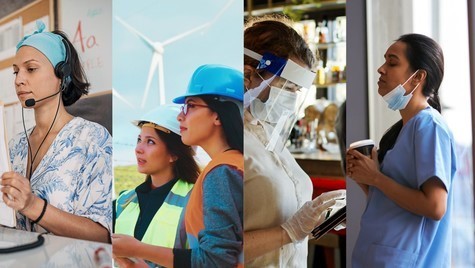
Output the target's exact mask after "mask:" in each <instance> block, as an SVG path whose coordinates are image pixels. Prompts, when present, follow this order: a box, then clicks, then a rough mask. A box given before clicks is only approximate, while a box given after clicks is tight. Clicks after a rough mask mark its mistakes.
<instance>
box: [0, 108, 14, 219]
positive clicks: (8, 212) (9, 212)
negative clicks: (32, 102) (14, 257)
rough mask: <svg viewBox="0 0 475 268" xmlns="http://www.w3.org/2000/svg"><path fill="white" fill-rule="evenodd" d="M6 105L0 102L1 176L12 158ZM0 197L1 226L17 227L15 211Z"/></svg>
mask: <svg viewBox="0 0 475 268" xmlns="http://www.w3.org/2000/svg"><path fill="white" fill-rule="evenodd" d="M4 115H5V114H4V105H3V102H2V101H0V176H1V174H3V173H4V172H7V171H10V170H12V169H11V166H10V157H9V153H8V143H7V134H6V130H5V118H4ZM1 198H2V195H0V224H1V225H5V226H8V227H15V226H16V213H15V210H14V209H12V208H10V207H9V206H7V205H6V204H5V203H4V202H3V199H1Z"/></svg>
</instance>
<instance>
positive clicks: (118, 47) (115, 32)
mask: <svg viewBox="0 0 475 268" xmlns="http://www.w3.org/2000/svg"><path fill="white" fill-rule="evenodd" d="M243 6H244V5H243V0H200V1H191V0H189V1H165V0H142V1H126V0H114V3H113V18H112V20H113V23H112V36H113V40H112V43H113V44H112V47H113V51H112V56H113V60H112V66H113V70H112V72H113V73H112V74H113V83H112V87H113V90H114V91H115V92H116V93H117V94H114V97H113V126H114V128H113V133H114V135H113V143H114V144H113V146H114V159H113V160H114V166H122V165H134V164H136V161H135V154H134V148H135V141H136V139H137V135H138V134H139V129H138V128H137V127H135V126H133V125H132V124H131V123H130V122H131V121H132V120H134V119H139V118H140V117H141V115H143V114H145V113H147V112H148V111H149V110H151V109H153V108H154V107H156V106H157V105H159V103H160V98H159V90H158V88H159V86H158V78H157V77H158V70H156V71H155V74H154V76H153V79H152V82H151V86H150V91H149V94H148V97H147V98H146V100H145V103H144V104H145V105H144V107H142V98H143V95H144V93H145V87H146V82H147V77H148V73H149V69H150V64H151V60H152V55H153V53H152V50H151V48H150V47H148V46H147V45H146V44H145V42H144V41H142V39H140V38H139V37H138V36H137V35H136V34H134V33H133V32H132V31H131V30H130V29H129V28H127V27H126V26H124V24H122V23H121V22H119V20H122V21H124V22H125V23H127V24H128V25H130V26H131V27H132V28H134V29H135V30H137V31H138V32H140V33H141V34H142V35H144V36H146V37H147V38H148V39H149V40H151V41H152V42H163V41H165V40H168V39H169V38H172V37H174V36H176V35H178V34H182V33H185V32H187V31H190V30H191V29H194V28H197V27H199V26H200V25H203V24H206V23H209V26H208V27H203V28H202V29H201V30H199V31H197V32H194V33H192V34H189V35H187V36H186V37H184V38H182V39H179V40H177V41H176V42H173V43H170V44H168V45H167V46H165V47H164V52H163V65H164V68H163V72H164V84H165V103H172V99H173V98H174V97H177V96H179V95H182V94H184V93H185V90H186V87H187V85H188V81H189V79H190V77H191V75H192V73H193V71H194V70H195V69H196V68H197V67H198V66H200V65H203V64H208V63H218V64H224V65H228V66H231V67H234V68H236V69H239V70H242V58H243V46H242V44H243V17H242V13H243Z"/></svg>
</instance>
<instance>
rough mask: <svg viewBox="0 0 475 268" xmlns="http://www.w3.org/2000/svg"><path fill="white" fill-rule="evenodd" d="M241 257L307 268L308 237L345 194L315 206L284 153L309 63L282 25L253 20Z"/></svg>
mask: <svg viewBox="0 0 475 268" xmlns="http://www.w3.org/2000/svg"><path fill="white" fill-rule="evenodd" d="M244 47H245V48H244V50H245V51H244V52H245V56H244V85H245V87H246V93H245V94H244V107H245V111H244V137H245V141H246V142H245V152H246V153H245V154H244V161H245V178H244V240H245V241H244V255H245V265H246V267H306V266H307V250H308V249H307V247H308V245H307V236H308V234H309V233H310V232H311V231H312V229H313V228H314V227H315V226H317V225H319V224H320V223H321V222H322V221H323V220H324V218H325V214H326V211H327V209H329V208H330V207H332V206H334V205H335V204H336V202H337V201H336V199H344V198H345V195H346V192H345V191H344V190H340V191H334V192H329V193H324V194H322V195H321V196H319V197H317V198H316V199H314V200H311V196H312V190H313V188H312V184H311V181H310V178H309V176H308V175H307V174H306V173H305V172H304V171H303V170H302V169H301V168H300V166H299V165H298V164H297V162H296V161H295V159H294V158H293V156H292V155H291V153H290V152H289V151H288V150H287V149H286V148H285V141H286V139H287V138H288V134H289V133H290V130H291V127H292V126H293V124H294V123H295V121H296V117H297V113H296V111H297V110H298V109H299V107H300V106H301V103H302V102H301V101H302V99H303V98H305V97H306V96H305V94H304V92H305V90H304V87H307V88H308V87H309V86H310V85H311V83H312V81H313V79H314V78H315V74H314V73H312V72H311V71H310V69H311V68H312V67H313V65H314V63H315V58H314V56H313V54H312V52H311V51H310V49H309V48H308V46H307V44H306V43H305V41H304V40H303V39H302V37H300V36H299V35H298V33H297V32H296V31H295V30H293V29H292V27H291V26H290V24H289V22H287V21H284V20H283V19H277V18H274V17H264V18H259V19H252V20H251V21H249V22H248V23H247V24H246V26H245V32H244Z"/></svg>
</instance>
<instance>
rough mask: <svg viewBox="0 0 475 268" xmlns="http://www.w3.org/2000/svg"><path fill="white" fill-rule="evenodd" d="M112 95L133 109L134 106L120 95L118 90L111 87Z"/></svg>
mask: <svg viewBox="0 0 475 268" xmlns="http://www.w3.org/2000/svg"><path fill="white" fill-rule="evenodd" d="M112 96H114V97H116V98H118V99H119V100H120V101H122V102H123V103H125V104H126V105H127V106H129V107H130V108H132V109H134V110H135V107H134V106H133V105H132V104H131V103H130V102H129V101H128V100H127V99H126V98H124V97H122V95H120V94H119V92H117V90H115V89H114V88H112Z"/></svg>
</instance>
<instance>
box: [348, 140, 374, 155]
mask: <svg viewBox="0 0 475 268" xmlns="http://www.w3.org/2000/svg"><path fill="white" fill-rule="evenodd" d="M373 147H374V141H373V140H360V141H356V142H353V143H352V144H350V148H349V149H350V150H351V149H355V150H357V151H358V152H360V153H362V154H364V155H367V156H370V157H371V150H373Z"/></svg>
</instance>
